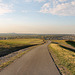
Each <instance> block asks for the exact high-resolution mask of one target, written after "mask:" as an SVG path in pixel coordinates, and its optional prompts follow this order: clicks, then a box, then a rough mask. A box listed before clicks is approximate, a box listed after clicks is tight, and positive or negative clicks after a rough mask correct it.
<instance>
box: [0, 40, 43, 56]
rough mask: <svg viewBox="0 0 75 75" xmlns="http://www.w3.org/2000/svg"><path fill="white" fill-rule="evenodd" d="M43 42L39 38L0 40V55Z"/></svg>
mask: <svg viewBox="0 0 75 75" xmlns="http://www.w3.org/2000/svg"><path fill="white" fill-rule="evenodd" d="M41 43H43V40H41V39H12V40H0V56H4V55H7V54H9V53H12V52H14V51H17V50H19V49H22V48H25V47H30V46H33V45H36V44H41Z"/></svg>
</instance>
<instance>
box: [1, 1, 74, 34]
mask: <svg viewBox="0 0 75 75" xmlns="http://www.w3.org/2000/svg"><path fill="white" fill-rule="evenodd" d="M12 32H15V33H40V34H42V33H48V34H51V33H52V34H53V33H57V34H61V33H72V34H74V33H75V0H0V33H12Z"/></svg>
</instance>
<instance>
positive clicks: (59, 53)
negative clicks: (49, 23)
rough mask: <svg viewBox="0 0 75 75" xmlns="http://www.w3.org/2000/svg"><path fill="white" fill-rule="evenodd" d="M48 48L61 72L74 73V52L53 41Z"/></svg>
mask: <svg viewBox="0 0 75 75" xmlns="http://www.w3.org/2000/svg"><path fill="white" fill-rule="evenodd" d="M49 48H50V52H52V55H53V57H54V59H55V62H56V64H57V65H58V66H59V69H60V70H61V72H63V73H64V74H65V75H75V53H74V52H72V51H70V50H67V49H64V48H62V47H60V46H59V45H58V44H53V43H52V44H50V45H49ZM51 50H52V51H51Z"/></svg>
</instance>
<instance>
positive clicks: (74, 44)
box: [66, 41, 75, 47]
mask: <svg viewBox="0 0 75 75" xmlns="http://www.w3.org/2000/svg"><path fill="white" fill-rule="evenodd" d="M66 42H67V43H68V44H70V45H71V46H73V47H75V41H66Z"/></svg>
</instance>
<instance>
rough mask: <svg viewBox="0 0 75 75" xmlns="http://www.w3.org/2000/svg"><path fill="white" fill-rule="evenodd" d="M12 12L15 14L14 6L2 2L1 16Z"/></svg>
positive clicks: (0, 6) (0, 4)
mask: <svg viewBox="0 0 75 75" xmlns="http://www.w3.org/2000/svg"><path fill="white" fill-rule="evenodd" d="M11 12H13V10H12V5H8V4H4V3H2V2H1V3H0V15H3V14H5V13H11Z"/></svg>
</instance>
